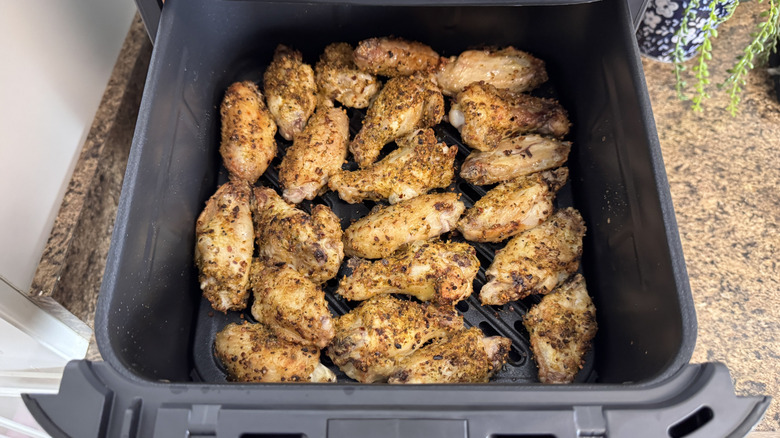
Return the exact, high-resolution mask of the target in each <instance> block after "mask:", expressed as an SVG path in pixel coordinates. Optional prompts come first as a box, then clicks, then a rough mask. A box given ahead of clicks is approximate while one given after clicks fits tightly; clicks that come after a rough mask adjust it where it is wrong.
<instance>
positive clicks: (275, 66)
mask: <svg viewBox="0 0 780 438" xmlns="http://www.w3.org/2000/svg"><path fill="white" fill-rule="evenodd" d="M302 59H303V57H302V56H301V52H299V51H297V50H293V49H291V48H289V47H287V46H284V45H282V44H280V45H279V46H277V47H276V51H275V52H274V59H273V61H272V62H271V65H269V66H268V68H267V69H266V70H265V74H264V75H263V87H264V88H265V98H266V101H267V102H268V109H269V110H270V111H271V115H273V117H274V120H276V124H277V125H278V126H279V134H281V135H282V137H284V138H285V139H286V140H292V139H293V137H294V136H295V135H296V134H298V133H300V132H301V131H303V127H304V126H306V121H307V120H309V117H310V116H311V115H312V113H314V108H315V107H316V106H317V84H316V83H315V82H314V70H312V68H311V66H310V65H308V64H304V63H303V61H302Z"/></svg>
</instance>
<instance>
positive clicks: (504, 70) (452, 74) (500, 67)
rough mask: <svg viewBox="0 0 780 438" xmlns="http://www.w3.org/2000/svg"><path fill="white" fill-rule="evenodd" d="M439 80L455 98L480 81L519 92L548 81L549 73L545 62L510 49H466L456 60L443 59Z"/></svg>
mask: <svg viewBox="0 0 780 438" xmlns="http://www.w3.org/2000/svg"><path fill="white" fill-rule="evenodd" d="M436 78H437V79H438V81H439V86H441V89H442V92H444V94H446V95H447V96H455V95H456V94H458V93H460V92H461V91H463V90H464V89H465V88H466V87H467V86H469V85H471V84H473V83H475V82H480V81H485V82H486V83H488V84H491V85H493V86H494V87H496V88H501V89H506V90H509V91H513V92H515V93H519V92H522V91H530V90H532V89H534V88H536V87H538V86H539V85H541V84H543V83H544V82H546V81H547V71H546V70H545V68H544V62H543V61H542V60H540V59H537V58H534V57H533V56H532V55H530V54H528V53H526V52H523V51H522V50H517V49H515V48H514V47H512V46H509V47H505V48H503V49H501V50H494V49H485V50H467V51H465V52H463V53H461V54H460V55H459V56H457V57H455V56H453V57H450V58H444V59H442V62H441V64H440V66H439V71H438V72H437V73H436Z"/></svg>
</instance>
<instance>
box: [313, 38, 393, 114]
mask: <svg viewBox="0 0 780 438" xmlns="http://www.w3.org/2000/svg"><path fill="white" fill-rule="evenodd" d="M353 52H354V50H353V49H352V46H350V45H349V44H347V43H333V44H330V45H329V46H327V47H325V52H324V53H323V54H322V56H320V60H319V61H318V62H317V64H316V65H315V66H314V73H315V75H316V79H317V90H318V92H319V93H320V94H321V95H322V96H324V97H326V98H328V99H332V100H337V101H339V102H341V104H342V105H344V106H348V107H351V108H366V107H367V106H368V104H369V102H371V98H372V97H374V95H376V93H378V92H379V89H380V88H381V86H382V83H381V82H379V81H378V80H377V78H376V76H374V75H372V74H370V73H366V72H364V71H361V70H360V69H358V66H357V64H355V60H354V58H353V57H352V55H353Z"/></svg>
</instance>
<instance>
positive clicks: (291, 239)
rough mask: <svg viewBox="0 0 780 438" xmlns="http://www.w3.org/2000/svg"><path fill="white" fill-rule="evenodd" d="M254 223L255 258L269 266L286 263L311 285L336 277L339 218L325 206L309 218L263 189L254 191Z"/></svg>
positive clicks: (341, 250)
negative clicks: (307, 278) (261, 259)
mask: <svg viewBox="0 0 780 438" xmlns="http://www.w3.org/2000/svg"><path fill="white" fill-rule="evenodd" d="M254 193H255V205H254V208H253V210H254V216H253V219H254V223H255V235H256V239H257V248H258V254H259V255H260V257H262V258H264V259H266V260H269V261H270V262H271V263H276V262H281V263H287V264H289V265H291V266H292V267H293V268H295V269H296V270H297V271H298V272H300V273H301V274H304V275H306V276H308V277H309V279H310V280H311V281H313V282H314V283H315V284H321V283H323V282H325V281H327V280H329V279H331V278H333V277H334V276H335V275H336V272H338V269H339V266H340V265H341V260H342V259H343V258H344V245H343V244H342V242H341V238H342V234H343V233H342V231H341V224H340V223H339V218H338V217H337V216H336V215H335V214H333V212H332V211H331V210H330V208H328V207H327V206H325V205H316V206H314V208H312V210H311V215H308V214H306V212H304V211H302V210H299V209H297V208H295V207H293V206H291V205H289V204H287V203H286V202H284V200H283V199H282V198H281V197H280V196H279V195H277V194H276V192H275V191H274V190H273V189H270V188H267V187H255V190H254Z"/></svg>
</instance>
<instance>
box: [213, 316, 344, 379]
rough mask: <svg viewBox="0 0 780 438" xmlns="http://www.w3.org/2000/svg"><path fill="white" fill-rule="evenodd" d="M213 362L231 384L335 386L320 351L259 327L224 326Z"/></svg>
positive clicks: (215, 347) (331, 374) (215, 346)
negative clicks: (298, 383) (268, 383)
mask: <svg viewBox="0 0 780 438" xmlns="http://www.w3.org/2000/svg"><path fill="white" fill-rule="evenodd" d="M214 351H215V353H216V356H217V358H218V359H219V360H220V362H222V364H223V365H224V366H225V369H226V370H227V372H228V378H229V380H231V381H234V382H264V383H267V382H320V383H324V382H335V381H336V375H335V374H333V372H332V371H331V370H329V369H328V368H327V367H326V366H325V365H323V364H321V363H320V350H319V349H317V348H315V347H313V346H306V345H300V344H295V343H292V342H288V341H285V340H283V339H282V338H280V337H278V336H276V335H275V334H274V333H273V332H272V331H271V330H270V329H268V328H267V327H265V326H263V325H262V324H248V323H247V324H243V325H241V324H235V323H231V324H228V325H227V326H225V328H224V329H222V330H221V331H220V332H219V333H217V336H216V339H215V341H214Z"/></svg>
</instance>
